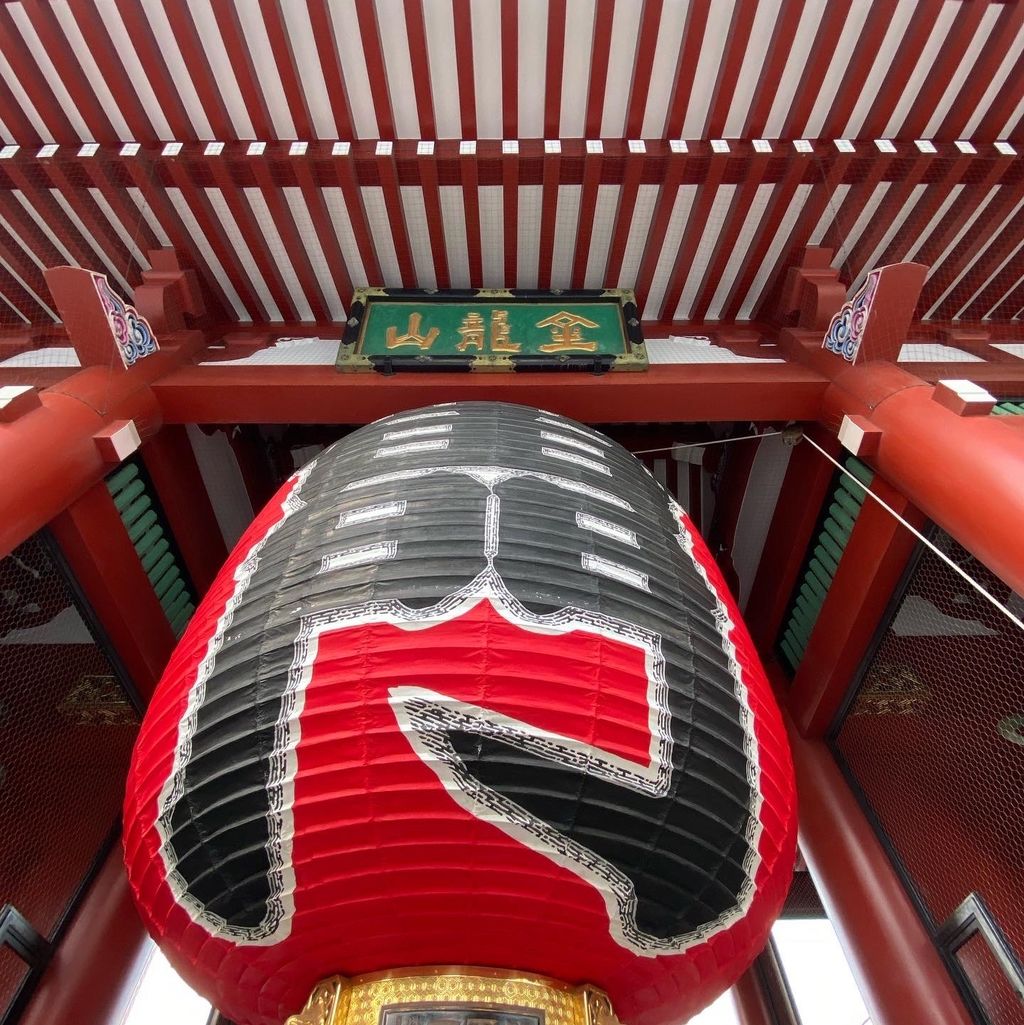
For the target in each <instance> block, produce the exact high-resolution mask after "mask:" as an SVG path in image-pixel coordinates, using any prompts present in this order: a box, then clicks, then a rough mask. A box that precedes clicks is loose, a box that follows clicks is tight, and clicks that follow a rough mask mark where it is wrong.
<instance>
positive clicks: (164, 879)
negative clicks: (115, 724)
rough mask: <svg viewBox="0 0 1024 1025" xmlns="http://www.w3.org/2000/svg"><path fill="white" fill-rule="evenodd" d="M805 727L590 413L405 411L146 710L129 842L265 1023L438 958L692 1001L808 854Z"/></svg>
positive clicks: (657, 503) (744, 950) (627, 1002)
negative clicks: (801, 848) (798, 846)
mask: <svg viewBox="0 0 1024 1025" xmlns="http://www.w3.org/2000/svg"><path fill="white" fill-rule="evenodd" d="M793 786H794V784H793V775H792V767H791V764H790V759H789V752H788V749H787V746H786V741H785V734H784V730H783V726H782V722H781V720H780V716H779V713H778V710H777V708H776V707H775V705H774V703H773V700H772V697H771V693H770V690H769V687H768V684H767V682H766V680H765V677H764V674H763V672H762V670H761V668H760V666H759V664H758V660H757V657H756V655H755V653H754V650H753V647H752V645H751V642H750V639H749V637H748V635H747V631H746V629H745V627H744V625H743V623H742V622H741V620H740V616H739V613H738V611H737V609H736V606H735V604H734V602H733V600H732V598H731V597H730V596H729V594H728V593H727V590H726V588H725V586H724V583H723V581H722V577H721V575H720V573H719V571H718V569H717V567H716V565H715V563H714V561H713V560H712V559H711V557H710V555H709V553H708V550H707V548H706V547H705V545H704V543H703V541H702V540H701V538H700V537H699V536H698V535H697V533H696V531H695V530H694V528H693V526H692V524H691V523H690V522H689V521H688V519H687V518H686V516H685V515H684V513H683V511H682V510H681V508H680V507H679V506H678V505H677V504H676V502H675V501H674V500H673V499H672V498H670V497H669V496H668V495H667V494H666V492H665V491H664V490H663V489H662V487H661V486H660V485H659V484H658V483H657V482H656V481H655V480H654V479H653V478H652V477H651V475H650V474H649V473H648V471H647V470H646V469H645V468H644V466H643V465H642V464H641V463H640V462H639V461H638V460H637V459H636V458H635V457H634V456H632V455H631V454H630V453H628V452H626V451H625V450H624V449H622V448H621V447H620V446H618V445H616V444H614V443H612V442H611V441H610V440H609V439H608V438H606V437H604V436H603V435H601V434H599V433H597V432H595V431H593V430H591V429H589V428H586V427H583V426H581V425H580V424H577V423H574V422H572V421H570V420H567V419H564V418H563V417H560V416H557V415H553V414H549V413H544V412H541V411H539V410H535V409H530V408H526V407H519V406H510V405H503V404H498V403H457V404H449V405H445V406H435V407H431V408H429V409H424V410H418V411H413V412H410V413H405V414H400V415H396V416H392V417H388V418H386V419H384V420H381V421H378V422H377V423H375V424H371V425H370V426H368V427H365V428H363V429H362V430H359V431H357V432H356V433H354V434H352V435H350V436H349V437H347V438H345V439H344V440H343V441H341V442H339V443H337V444H336V445H334V446H333V447H331V448H330V449H328V450H327V451H325V452H324V453H322V454H321V455H320V456H319V457H318V458H317V459H316V460H315V461H314V462H312V463H310V464H308V465H307V466H306V467H305V468H303V470H302V471H301V472H299V473H297V474H296V475H295V476H294V477H292V478H291V479H290V480H289V481H288V482H287V483H286V484H285V486H284V487H283V488H282V489H281V490H280V491H279V492H278V494H277V495H276V496H275V497H274V499H273V500H272V501H271V502H270V504H269V505H268V506H267V507H266V508H265V509H264V510H263V511H262V512H261V513H260V514H259V516H258V517H257V518H256V520H255V521H254V522H253V524H252V525H251V526H250V528H249V529H248V531H247V532H246V534H245V535H244V537H243V538H242V539H241V541H239V543H238V545H237V547H236V548H235V550H234V552H233V553H232V554H231V556H230V558H229V559H228V562H227V564H226V565H225V566H224V568H223V569H222V571H221V572H220V574H219V576H218V577H217V579H216V581H215V583H214V585H213V586H212V588H211V589H210V592H209V593H208V594H207V595H206V597H205V599H204V600H203V602H202V604H201V606H200V608H199V610H198V612H197V613H196V615H195V617H194V618H193V620H192V622H191V624H190V625H189V627H188V629H187V631H186V633H185V635H184V637H183V638H182V640H181V642H180V644H179V645H178V647H177V650H176V651H175V653H174V655H173V657H172V659H171V661H170V663H169V664H168V666H167V670H166V672H165V674H164V677H163V680H162V682H161V683H160V686H159V688H158V689H157V692H156V694H155V696H154V698H153V701H152V704H151V706H150V708H149V710H148V712H147V714H146V717H145V721H144V723H143V725H142V730H141V733H140V735H139V739H138V744H137V747H136V750H135V757H134V762H133V765H132V770H131V775H130V779H129V784H128V795H127V801H126V812H125V820H126V829H125V849H126V860H127V866H128V872H129V877H130V880H131V885H132V887H133V889H134V892H135V895H136V898H137V901H138V904H139V907H140V909H141V911H142V914H143V917H144V919H145V921H146V924H147V926H148V928H149V929H150V931H151V932H152V934H153V936H154V937H155V938H156V939H157V941H158V943H159V944H160V945H161V946H162V947H163V949H164V950H165V951H166V953H167V955H168V956H169V958H170V959H171V961H172V963H173V964H174V965H175V966H176V967H177V968H178V970H179V971H180V972H181V974H182V975H184V976H185V978H186V979H187V980H188V981H189V982H190V983H191V984H192V985H193V986H194V987H195V988H196V989H197V990H199V991H200V992H201V993H203V994H205V995H206V996H208V997H209V998H210V999H211V1000H212V1001H213V1003H214V1004H215V1005H216V1006H217V1007H218V1008H220V1009H221V1010H222V1011H223V1012H224V1013H225V1014H226V1015H227V1016H229V1017H230V1018H231V1019H233V1020H234V1021H236V1022H238V1023H240V1025H245V1023H252V1025H279V1023H280V1022H281V1021H282V1020H283V1019H284V1018H285V1017H286V1016H287V1015H289V1014H293V1013H295V1012H296V1011H297V1010H298V1009H299V1008H300V1007H301V1006H302V1004H303V1002H304V1001H305V999H306V997H307V995H308V994H309V992H310V990H311V989H312V987H313V986H314V984H316V983H317V981H318V980H320V979H323V978H325V977H327V976H331V975H332V974H334V973H340V974H342V975H346V976H353V975H358V974H360V973H366V972H374V971H378V970H382V969H394V968H401V967H408V966H417V965H436V964H447V965H479V966H492V967H498V968H507V969H513V970H516V971H522V972H537V973H542V974H543V975H546V976H550V977H554V978H555V979H560V980H564V981H565V982H570V983H583V982H587V983H591V984H593V985H595V986H598V987H600V988H602V989H603V990H605V991H606V992H607V993H608V995H609V996H610V998H611V1001H612V1003H613V1005H614V1008H615V1010H616V1012H617V1013H618V1015H619V1016H620V1017H621V1018H622V1020H623V1021H625V1022H627V1023H629V1025H633V1023H635V1025H669V1023H673V1025H674V1023H678V1022H681V1021H684V1020H685V1019H686V1018H687V1017H688V1016H689V1015H690V1014H692V1013H694V1012H696V1011H697V1010H699V1009H700V1008H702V1007H703V1006H705V1005H706V1004H707V1003H708V1002H710V1001H711V1000H712V999H713V998H714V997H715V996H716V995H717V994H719V993H720V992H721V991H723V990H724V989H725V988H726V987H727V986H728V985H730V984H731V983H732V982H733V981H734V980H735V978H736V977H737V976H738V975H739V974H740V973H741V972H742V971H743V970H744V969H745V968H746V966H747V965H748V964H749V962H750V961H751V959H752V958H753V957H754V956H755V955H756V954H757V952H758V951H759V950H760V949H761V947H762V946H763V944H764V942H765V939H766V937H767V934H768V930H769V928H770V926H771V923H772V921H773V919H774V918H775V916H776V915H777V913H778V911H779V909H780V907H781V905H782V902H783V899H784V897H785V893H786V890H787V887H788V883H789V880H790V876H791V871H792V866H793V858H794V847H795V799H794V789H793Z"/></svg>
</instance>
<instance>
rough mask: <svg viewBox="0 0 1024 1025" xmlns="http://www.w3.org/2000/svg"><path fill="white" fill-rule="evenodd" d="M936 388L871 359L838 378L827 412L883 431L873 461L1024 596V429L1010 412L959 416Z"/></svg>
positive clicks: (830, 392) (829, 394) (828, 396)
mask: <svg viewBox="0 0 1024 1025" xmlns="http://www.w3.org/2000/svg"><path fill="white" fill-rule="evenodd" d="M935 390H936V389H935V388H933V387H932V386H931V385H929V384H925V383H924V382H923V381H921V380H920V379H919V378H917V377H914V376H913V375H912V374H908V373H906V372H905V371H903V370H901V369H899V368H898V367H895V366H892V365H891V364H887V363H874V364H868V365H866V366H862V367H855V368H853V369H851V370H847V371H846V372H845V373H842V374H840V375H839V376H837V377H836V379H835V381H834V383H833V384H832V386H831V387H830V388H829V389H828V391H827V393H826V398H825V407H824V415H825V416H826V417H830V418H832V419H833V420H835V421H838V420H840V419H841V418H842V416H843V415H844V414H850V415H861V416H863V417H866V418H867V419H868V420H869V421H870V423H871V425H872V426H874V427H875V428H877V429H878V430H879V431H880V432H881V435H880V438H879V441H878V448H877V451H876V452H875V453H874V454H869V455H867V457H866V460H867V462H868V463H870V464H871V465H872V466H873V467H875V468H876V469H877V470H878V471H879V473H881V474H882V475H883V476H884V477H885V478H886V479H887V480H888V481H890V482H891V483H892V484H894V485H895V486H896V487H898V488H899V489H900V491H902V492H903V493H904V494H905V495H906V496H907V498H909V499H910V500H911V501H912V502H913V503H914V504H915V505H916V506H917V507H918V508H919V509H921V511H922V512H924V513H925V514H927V516H928V517H929V518H930V519H932V520H934V521H935V522H936V523H938V524H939V526H941V527H942V528H943V529H944V530H946V531H947V532H948V533H950V534H951V535H952V536H953V537H955V538H956V539H957V541H959V542H960V543H961V544H962V545H963V546H964V547H965V548H966V549H967V550H968V551H970V552H971V553H973V554H974V555H976V556H977V557H978V558H979V559H980V560H981V561H982V562H983V563H985V565H986V566H988V567H989V569H991V570H992V571H993V572H994V573H996V574H998V575H999V576H1000V577H1001V578H1002V579H1003V580H1004V581H1006V583H1007V584H1009V585H1010V587H1012V588H1013V590H1015V591H1016V592H1017V593H1018V594H1024V531H1022V530H1021V529H1020V524H1019V519H1020V515H1019V514H1020V511H1021V510H1022V509H1024V472H1022V467H1024V432H1021V431H1019V430H1014V429H1013V428H1012V427H1010V426H1008V425H1007V424H1004V423H1003V422H1002V421H1003V420H1004V419H1010V418H1008V417H993V416H959V415H957V413H955V412H953V411H951V410H950V409H947V408H946V407H945V406H943V405H941V404H940V403H939V402H936V401H935V400H934V398H933V394H934V393H935Z"/></svg>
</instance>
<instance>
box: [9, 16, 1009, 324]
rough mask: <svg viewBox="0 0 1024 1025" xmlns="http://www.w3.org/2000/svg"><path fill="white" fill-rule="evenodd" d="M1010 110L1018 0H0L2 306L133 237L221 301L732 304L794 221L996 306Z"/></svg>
mask: <svg viewBox="0 0 1024 1025" xmlns="http://www.w3.org/2000/svg"><path fill="white" fill-rule="evenodd" d="M1022 120H1024V4H1018V3H994V2H987V0H944V2H943V0H873V2H871V3H867V2H861V0H757V2H754V0H736V2H733V0H689V2H686V0H264V2H261V3H257V2H255V0H21V2H16V3H3V4H0V135H2V136H3V139H4V140H5V141H6V142H7V143H8V146H7V147H6V148H5V149H4V150H2V151H0V157H3V158H5V159H2V160H0V298H2V299H3V301H4V302H5V303H6V304H7V305H6V307H5V308H4V309H5V310H7V311H8V312H6V313H0V321H3V322H5V323H13V322H17V323H21V322H22V321H23V320H24V321H29V322H32V323H37V322H43V323H46V322H50V320H51V317H52V316H53V311H52V310H51V309H50V308H49V305H50V304H49V301H48V297H47V293H46V289H45V285H44V283H43V281H42V277H41V270H42V269H43V268H44V267H47V266H51V265H53V264H55V263H66V262H72V263H80V264H84V265H88V266H94V267H97V268H98V269H104V270H107V271H108V273H109V275H110V277H111V280H112V281H113V282H114V283H115V285H117V286H118V287H120V288H122V289H127V288H130V287H131V286H132V285H133V284H135V283H136V282H137V280H138V275H139V272H140V268H144V267H145V266H146V260H145V251H146V250H147V249H149V248H152V247H153V246H156V245H161V244H172V245H174V246H176V247H177V248H179V249H180V250H181V251H182V252H183V253H184V254H185V256H186V258H187V259H188V260H189V261H190V262H191V263H192V264H193V265H194V266H195V267H196V268H197V269H198V270H199V271H200V274H201V276H202V277H203V279H204V282H205V283H206V286H207V288H208V293H209V299H210V303H211V305H213V306H214V308H215V309H216V310H218V312H219V313H220V314H221V315H222V316H223V317H224V318H225V319H227V320H237V321H240V322H249V321H251V322H255V323H261V322H313V323H327V322H331V321H337V320H340V319H343V318H344V315H345V314H344V310H345V307H346V304H347V303H348V301H349V297H350V295H351V290H352V288H353V287H355V286H358V285H361V284H386V285H406V286H419V287H457V286H466V285H473V286H477V285H487V286H499V287H500V286H508V287H511V286H517V287H531V286H539V287H583V286H587V287H595V286H615V287H630V288H636V290H637V292H638V297H639V298H640V300H641V304H642V309H643V311H644V317H645V319H647V320H656V321H662V322H668V321H683V320H685V321H715V320H724V321H731V320H745V319H750V318H758V317H768V316H771V315H773V314H774V312H775V308H774V305H773V303H774V297H775V295H776V294H777V290H778V287H779V284H780V280H781V276H782V274H783V272H784V269H785V267H786V266H787V265H788V264H789V263H790V262H792V260H793V259H795V257H796V254H797V253H798V252H799V250H800V248H801V247H802V246H804V245H807V244H817V243H821V244H825V245H830V246H832V247H833V248H834V249H835V250H836V259H835V266H837V267H839V268H841V269H842V270H843V272H844V275H845V276H846V278H847V280H848V281H849V283H850V284H851V286H854V287H855V286H856V285H857V284H858V283H859V282H860V280H862V278H863V276H864V274H865V273H866V271H867V269H869V268H870V266H872V265H875V264H879V263H882V262H889V261H891V260H895V259H910V258H914V259H918V260H921V261H922V262H925V263H930V264H932V265H933V268H934V270H933V273H932V276H931V278H930V279H929V282H928V285H927V286H926V292H925V296H924V298H923V301H922V304H921V308H920V311H919V312H920V314H921V315H922V317H927V318H932V319H936V320H950V319H964V320H980V319H982V318H991V319H993V320H996V321H999V320H1008V319H1011V318H1014V317H1015V316H1016V314H1017V313H1018V312H1019V311H1020V310H1022V309H1024V261H1022V259H1021V257H1020V250H1021V248H1022V245H1024V244H1022V243H1021V242H1020V240H1021V239H1024V192H1022V190H1021V180H1022V174H1024V172H1022V170H1021V168H1020V166H1019V164H1020V161H1019V159H1018V158H1017V157H1016V154H1015V152H1014V151H1015V149H1017V148H1019V147H1018V146H1017V145H1015V144H1016V143H1018V141H1020V143H1021V144H1024V125H1022ZM804 137H808V138H811V139H815V140H824V141H816V142H813V143H811V144H808V145H807V146H800V144H799V140H802V139H803V138H804ZM848 137H849V138H852V139H854V142H853V143H852V146H851V147H847V146H842V147H841V146H837V145H836V143H835V142H833V141H829V140H843V139H846V138H848ZM545 139H546V140H548V141H547V142H546V143H545V142H544V141H543V140H545ZM681 139H682V140H686V142H685V144H680V143H679V142H678V141H676V142H674V143H671V142H669V141H668V140H681ZM725 139H733V140H737V141H733V142H731V143H726V142H724V141H722V140H725ZM876 139H879V140H886V139H893V140H896V141H895V142H894V143H893V144H892V145H890V144H888V143H885V142H882V143H876V142H875V141H874V140H876ZM921 139H923V140H931V143H930V144H929V143H922V142H919V141H918V140H921ZM249 140H257V142H256V144H255V145H252V144H251V143H250V142H249ZM283 140H299V145H298V146H291V145H289V144H288V142H286V141H283ZM338 140H340V141H341V142H340V144H339V142H338ZM378 140H384V142H383V143H381V142H378ZM501 140H504V141H501ZM584 140H589V141H584ZM640 140H643V141H642V142H641V141H640ZM764 140H770V141H764ZM778 140H785V141H778ZM957 140H960V143H959V145H957ZM964 140H970V145H968V144H966V143H965V142H964ZM89 143H94V144H99V145H91V146H90V145H85V146H84V148H83V144H89ZM124 143H130V144H132V145H129V146H127V147H124V146H123V145H122V144H124ZM209 143H213V145H209ZM431 143H433V144H432V145H431ZM795 143H796V144H795ZM996 143H999V144H1000V148H997V147H996V145H995V144H996ZM220 144H223V145H222V146H221V145H220ZM303 144H305V145H303ZM14 147H18V148H17V149H16V150H15V148H14ZM850 148H852V152H845V151H844V150H846V149H850ZM801 149H806V150H807V152H802V151H801ZM972 149H973V150H974V152H971V150H972Z"/></svg>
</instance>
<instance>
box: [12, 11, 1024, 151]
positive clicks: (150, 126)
mask: <svg viewBox="0 0 1024 1025" xmlns="http://www.w3.org/2000/svg"><path fill="white" fill-rule="evenodd" d="M1022 27H1024V11H1022V10H1021V5H1020V4H1017V3H991V2H986V0H945V2H943V0H872V2H870V3H868V2H864V0H689V2H687V0H263V2H256V0H49V2H48V0H21V2H18V3H5V4H3V5H2V8H0V53H2V60H0V80H2V87H0V107H2V109H3V117H2V121H3V125H2V131H3V133H4V137H5V139H6V141H8V142H12V143H14V142H16V143H20V144H22V145H26V144H29V143H42V142H60V143H66V144H70V143H74V142H89V141H96V142H102V143H113V142H117V141H129V140H134V141H137V142H142V143H146V142H156V141H158V140H162V141H172V140H181V141H188V140H196V139H199V140H208V139H221V140H224V141H227V140H231V139H268V140H270V139H310V140H312V139H377V138H381V139H433V138H436V139H502V138H505V139H517V138H563V139H570V138H581V137H587V138H647V139H654V138H686V139H701V138H716V137H720V136H726V137H730V138H757V137H762V136H766V137H768V138H801V137H804V136H808V137H810V138H844V137H847V136H852V137H863V138H875V137H893V136H898V137H902V138H918V137H924V138H930V139H940V140H949V141H952V140H955V139H958V138H972V139H978V140H983V141H993V140H996V139H1004V138H1005V139H1015V138H1017V137H1018V133H1020V131H1021V120H1022V117H1024V106H1022V104H1021V98H1022V96H1021V84H1020V83H1021V78H1022V75H1021V67H1022V64H1021V53H1022V49H1024V34H1022Z"/></svg>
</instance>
